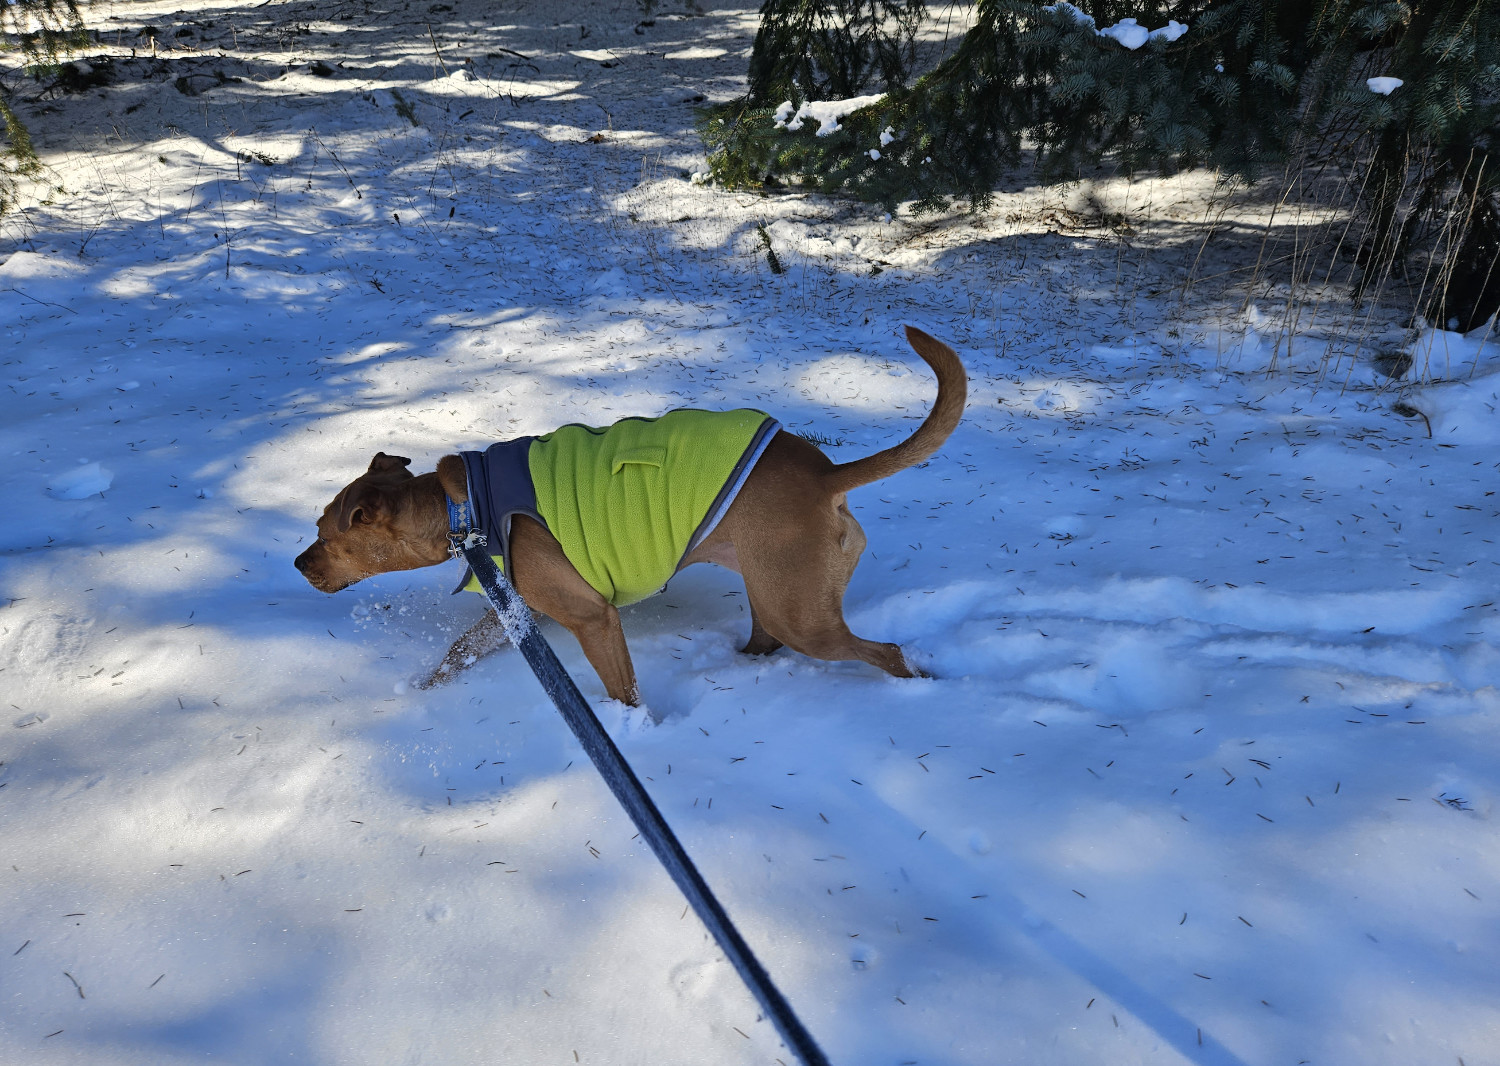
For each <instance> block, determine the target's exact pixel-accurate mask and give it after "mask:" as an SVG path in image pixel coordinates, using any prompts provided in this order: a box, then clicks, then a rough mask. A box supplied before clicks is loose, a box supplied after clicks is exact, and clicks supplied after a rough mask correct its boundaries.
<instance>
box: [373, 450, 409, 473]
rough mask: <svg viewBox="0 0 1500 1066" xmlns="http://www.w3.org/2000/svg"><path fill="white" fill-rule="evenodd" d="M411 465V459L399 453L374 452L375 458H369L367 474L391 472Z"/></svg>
mask: <svg viewBox="0 0 1500 1066" xmlns="http://www.w3.org/2000/svg"><path fill="white" fill-rule="evenodd" d="M409 466H411V460H410V459H407V458H405V457H404V456H400V455H386V454H385V452H376V453H375V458H373V459H371V460H370V469H368V470H366V471H365V473H367V474H392V473H395V472H396V471H399V470H405V469H406V468H407V467H409Z"/></svg>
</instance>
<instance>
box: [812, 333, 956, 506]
mask: <svg viewBox="0 0 1500 1066" xmlns="http://www.w3.org/2000/svg"><path fill="white" fill-rule="evenodd" d="M906 339H907V342H908V343H910V344H911V346H912V348H913V349H915V350H916V353H917V354H918V355H920V356H921V357H922V359H923V360H924V361H925V362H926V363H927V365H928V366H930V367H932V370H933V373H935V374H937V382H938V394H937V401H936V402H935V403H934V404H933V405H932V411H931V412H930V413H929V414H928V415H927V418H926V419H925V420H924V421H923V422H922V424H921V425H920V426H918V427H917V431H916V432H915V433H913V434H912V435H911V436H910V437H908V438H907V439H906V440H904V441H902V442H901V443H900V444H897V445H896V446H894V447H891V448H887V449H885V451H882V452H876V453H875V454H874V455H867V456H865V457H864V458H863V459H856V460H855V461H854V462H852V463H844V464H842V465H840V466H836V467H834V468H833V470H832V471H831V472H830V473H829V474H828V477H829V478H830V479H832V481H833V483H834V486H835V487H836V489H837V491H839V492H847V491H849V490H850V489H854V488H858V487H859V486H861V485H868V484H869V483H870V482H872V481H879V480H880V479H881V478H883V477H890V476H891V475H892V474H894V473H896V472H897V471H898V470H905V469H906V468H907V467H909V466H915V465H916V464H917V463H920V462H921V461H922V460H923V459H926V458H927V457H928V456H929V455H931V454H932V453H933V452H935V451H937V450H938V449H939V448H941V447H942V446H943V441H945V440H947V439H948V435H949V434H950V433H952V432H953V429H954V427H955V426H957V425H958V420H959V418H961V417H962V416H963V413H964V402H965V400H967V399H968V395H969V376H968V374H966V373H965V372H964V365H963V363H961V362H959V360H958V353H956V352H955V351H954V350H953V349H952V348H950V347H948V346H947V345H946V344H944V343H943V342H942V341H940V340H938V339H937V338H935V337H930V336H928V335H927V334H926V333H923V332H922V331H921V330H919V329H917V328H915V327H913V326H907V327H906Z"/></svg>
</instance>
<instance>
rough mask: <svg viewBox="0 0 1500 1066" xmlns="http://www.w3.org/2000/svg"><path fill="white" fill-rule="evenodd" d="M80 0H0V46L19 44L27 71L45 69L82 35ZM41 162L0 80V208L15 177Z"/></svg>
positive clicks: (0, 209) (11, 191)
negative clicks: (25, 59) (26, 64)
mask: <svg viewBox="0 0 1500 1066" xmlns="http://www.w3.org/2000/svg"><path fill="white" fill-rule="evenodd" d="M78 5H79V0H0V49H4V50H6V51H11V50H15V49H19V50H20V51H21V52H22V53H23V54H24V55H25V56H26V58H27V61H28V72H29V73H32V74H44V73H46V72H48V71H49V70H54V69H56V67H57V65H58V63H59V62H60V61H61V59H62V58H63V57H64V56H65V55H67V54H68V53H69V52H70V51H71V50H72V49H74V48H76V47H79V46H80V45H82V44H83V43H84V41H85V34H84V29H83V16H82V14H81V13H80V11H79V6H78ZM40 166H41V163H40V160H38V158H37V154H36V150H35V149H34V148H33V147H32V144H31V136H30V134H28V133H27V132H26V126H25V125H24V124H23V123H22V122H21V119H20V116H19V115H17V114H16V113H15V110H14V109H13V108H12V107H11V106H10V92H9V90H8V89H7V88H6V86H4V85H3V84H0V214H4V213H5V210H6V208H7V207H9V206H10V204H11V201H12V199H13V197H14V195H15V187H16V185H15V178H16V176H18V175H22V174H31V173H35V172H36V171H37V170H39V169H40Z"/></svg>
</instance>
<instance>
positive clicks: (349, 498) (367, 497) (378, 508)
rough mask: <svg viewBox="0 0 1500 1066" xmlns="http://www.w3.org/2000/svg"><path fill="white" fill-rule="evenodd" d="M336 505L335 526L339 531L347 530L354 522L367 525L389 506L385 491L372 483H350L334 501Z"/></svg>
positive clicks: (345, 531)
mask: <svg viewBox="0 0 1500 1066" xmlns="http://www.w3.org/2000/svg"><path fill="white" fill-rule="evenodd" d="M334 502H335V504H336V505H337V508H336V510H337V514H338V520H337V525H336V528H337V529H338V531H339V532H340V533H347V532H349V527H350V526H352V525H355V524H356V523H358V524H360V525H369V524H370V523H371V522H373V521H375V519H376V518H378V517H380V515H382V514H383V513H385V512H386V511H387V510H388V509H389V508H390V503H389V501H388V500H387V499H386V496H385V493H384V492H382V491H381V490H380V489H378V488H376V487H375V486H374V485H360V486H354V485H351V486H349V488H347V489H345V490H344V492H343V493H342V494H341V495H340V496H339V498H338V499H337V500H336V501H334Z"/></svg>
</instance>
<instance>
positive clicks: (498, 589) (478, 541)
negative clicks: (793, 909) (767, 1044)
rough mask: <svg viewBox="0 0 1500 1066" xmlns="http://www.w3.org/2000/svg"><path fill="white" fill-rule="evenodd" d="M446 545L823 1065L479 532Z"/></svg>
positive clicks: (659, 849)
mask: <svg viewBox="0 0 1500 1066" xmlns="http://www.w3.org/2000/svg"><path fill="white" fill-rule="evenodd" d="M453 546H454V549H455V552H462V554H463V557H464V559H465V561H467V562H468V564H469V566H470V567H472V568H473V570H474V576H475V577H477V578H478V579H479V584H480V587H481V588H483V589H484V592H485V595H486V596H488V597H489V601H490V604H491V605H492V606H493V607H494V608H495V613H496V614H497V615H499V617H500V625H501V626H502V627H503V628H504V630H505V635H506V636H507V637H509V638H510V642H511V643H512V644H514V645H515V646H516V647H517V648H519V649H520V651H521V654H522V655H523V656H524V657H525V659H526V663H527V665H528V666H530V667H531V671H532V673H534V674H536V679H537V680H538V681H540V682H541V683H542V688H543V689H545V690H546V692H547V695H548V696H549V697H551V699H552V702H553V703H554V704H555V705H556V706H557V709H558V711H559V712H561V714H562V716H563V720H564V721H566V722H567V723H568V728H569V729H571V730H573V735H574V736H575V737H577V738H578V742H579V743H580V744H582V745H583V750H584V751H585V752H587V753H588V757H589V758H590V759H591V760H593V763H594V768H595V769H596V770H598V771H599V776H600V777H602V778H604V783H605V784H607V785H608V786H609V790H610V791H611V792H613V793H614V794H615V799H617V800H618V801H619V802H620V806H622V807H624V808H625V813H626V814H628V815H630V820H631V821H632V822H634V823H635V827H636V828H637V829H638V830H640V833H641V836H643V837H645V838H646V843H648V844H650V845H651V850H652V851H653V852H655V853H656V857H657V859H658V860H659V861H660V862H661V864H662V865H663V866H665V867H666V869H667V873H668V874H670V875H671V876H672V880H673V881H675V882H676V883H677V887H678V888H679V889H681V890H682V894H683V895H684V896H686V897H687V900H688V903H690V904H691V905H692V908H693V912H694V913H695V914H697V915H698V917H699V919H700V920H701V921H702V922H703V924H704V925H706V926H707V927H708V931H709V932H710V933H712V934H713V936H714V939H715V940H716V941H718V944H719V948H720V949H721V950H722V951H723V952H724V954H725V955H727V956H728V957H729V961H730V962H731V963H733V964H734V968H735V969H736V970H737V971H738V972H739V975H740V978H741V979H742V980H743V981H744V982H745V984H746V986H748V987H749V989H750V991H751V993H753V994H754V996H755V998H756V1000H757V1001H759V1003H760V1005H761V1009H762V1010H764V1011H765V1012H766V1014H767V1015H768V1016H769V1017H770V1019H771V1023H772V1024H773V1025H775V1026H776V1031H777V1032H778V1033H780V1034H781V1039H782V1040H783V1041H784V1042H785V1043H786V1046H787V1047H789V1048H791V1049H792V1051H794V1052H795V1053H796V1054H797V1057H798V1058H800V1059H801V1060H802V1061H803V1062H804V1063H806V1066H828V1058H827V1056H826V1055H824V1054H823V1051H822V1049H821V1048H819V1047H818V1045H817V1042H816V1041H814V1040H813V1038H812V1034H811V1033H809V1032H808V1031H807V1029H806V1027H804V1026H803V1024H802V1022H801V1021H800V1020H798V1018H797V1015H796V1014H795V1013H793V1011H792V1007H791V1004H790V1003H788V1002H787V1001H786V997H784V996H783V995H782V994H781V991H780V990H779V989H778V988H777V987H776V986H775V985H774V984H772V983H771V976H770V974H768V973H766V970H765V967H764V966H762V965H761V964H760V960H758V959H757V958H756V957H755V954H754V953H753V952H752V951H751V950H750V945H749V944H747V943H745V938H744V937H742V936H740V931H739V930H738V929H736V928H735V927H734V923H733V922H732V921H730V920H729V915H728V914H727V913H726V912H725V910H724V908H723V906H722V905H721V904H720V903H719V901H718V900H717V899H716V898H715V897H714V894H713V892H712V891H711V890H710V889H709V887H708V883H707V882H706V881H704V880H703V875H702V874H700V873H699V872H698V868H697V867H696V866H694V865H693V860H692V859H690V858H688V853H687V852H686V851H684V850H683V847H682V844H681V843H680V842H679V841H678V839H677V837H676V835H675V834H673V832H672V829H671V827H670V826H668V825H667V822H666V819H665V818H663V817H662V816H661V812H660V811H659V810H657V809H656V804H655V803H653V802H651V797H650V796H649V795H648V794H647V793H646V790H645V788H643V787H642V785H641V782H640V780H639V779H638V778H637V777H636V776H635V772H634V771H632V770H631V769H630V764H629V763H627V762H626V761H625V756H623V755H621V754H620V749H619V748H617V747H615V743H614V741H613V740H611V739H610V738H609V734H608V733H606V732H605V731H604V727H603V726H602V725H600V724H599V719H598V718H596V717H595V716H594V712H593V711H592V710H591V709H590V708H589V705H588V704H587V703H586V702H585V701H584V698H583V694H582V693H580V692H579V691H578V686H577V685H575V684H574V683H573V679H572V678H571V677H569V676H568V672H567V671H566V670H564V669H563V665H562V663H560V662H559V661H558V659H557V655H556V653H554V652H553V650H552V647H551V645H549V644H548V643H547V641H546V638H544V637H543V636H542V633H541V630H539V629H537V626H536V622H535V620H534V619H533V618H532V617H531V611H530V610H529V609H528V608H527V606H526V604H525V602H524V601H522V599H521V597H520V596H519V595H518V594H517V593H516V591H515V589H514V588H512V587H511V585H510V582H508V581H507V580H506V579H505V576H504V575H503V574H501V573H500V570H499V568H498V567H497V566H495V563H494V560H492V559H491V558H490V556H489V554H488V552H486V551H485V550H484V539H483V537H482V536H480V535H475V534H471V535H470V536H468V537H467V538H465V539H463V540H459V539H458V537H457V536H455V537H454V541H453Z"/></svg>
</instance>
